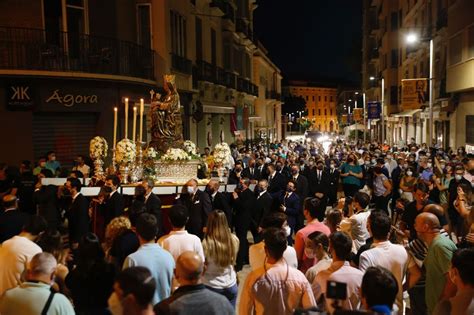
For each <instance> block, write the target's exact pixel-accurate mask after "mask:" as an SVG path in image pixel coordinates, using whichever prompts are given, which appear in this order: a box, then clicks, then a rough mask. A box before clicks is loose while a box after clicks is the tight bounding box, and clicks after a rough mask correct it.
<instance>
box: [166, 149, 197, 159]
mask: <svg viewBox="0 0 474 315" xmlns="http://www.w3.org/2000/svg"><path fill="white" fill-rule="evenodd" d="M161 160H162V161H166V162H177V161H189V160H191V155H189V154H188V153H186V151H184V150H183V149H177V148H169V149H168V151H166V153H165V154H164V155H162V156H161Z"/></svg>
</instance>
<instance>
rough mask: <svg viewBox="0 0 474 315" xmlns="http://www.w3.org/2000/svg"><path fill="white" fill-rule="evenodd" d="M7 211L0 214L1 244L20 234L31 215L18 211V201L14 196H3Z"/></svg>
mask: <svg viewBox="0 0 474 315" xmlns="http://www.w3.org/2000/svg"><path fill="white" fill-rule="evenodd" d="M3 206H4V207H5V211H4V212H3V213H2V214H0V244H1V243H3V242H4V241H6V240H8V239H10V238H12V237H13V236H15V235H18V234H20V232H21V229H22V228H23V225H25V224H26V222H27V221H28V218H29V215H28V214H26V213H25V212H23V211H20V210H18V199H17V198H16V196H14V195H5V196H3Z"/></svg>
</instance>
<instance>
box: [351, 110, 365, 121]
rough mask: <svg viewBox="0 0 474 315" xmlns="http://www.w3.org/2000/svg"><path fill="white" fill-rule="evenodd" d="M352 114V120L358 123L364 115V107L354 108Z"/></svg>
mask: <svg viewBox="0 0 474 315" xmlns="http://www.w3.org/2000/svg"><path fill="white" fill-rule="evenodd" d="M352 114H353V116H354V122H356V123H359V122H362V120H363V118H362V116H363V115H364V109H362V108H354V111H353V112H352Z"/></svg>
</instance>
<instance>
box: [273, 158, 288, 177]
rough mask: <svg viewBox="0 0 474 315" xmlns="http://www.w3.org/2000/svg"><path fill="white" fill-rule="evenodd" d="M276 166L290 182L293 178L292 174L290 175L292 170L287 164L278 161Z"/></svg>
mask: <svg viewBox="0 0 474 315" xmlns="http://www.w3.org/2000/svg"><path fill="white" fill-rule="evenodd" d="M275 166H276V171H277V172H278V173H280V174H281V175H283V177H285V179H286V180H289V179H290V178H291V173H290V168H289V167H288V166H287V165H286V164H285V162H284V161H277V162H276V163H275Z"/></svg>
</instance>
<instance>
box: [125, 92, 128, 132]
mask: <svg viewBox="0 0 474 315" xmlns="http://www.w3.org/2000/svg"><path fill="white" fill-rule="evenodd" d="M125 139H128V98H127V97H126V98H125Z"/></svg>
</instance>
